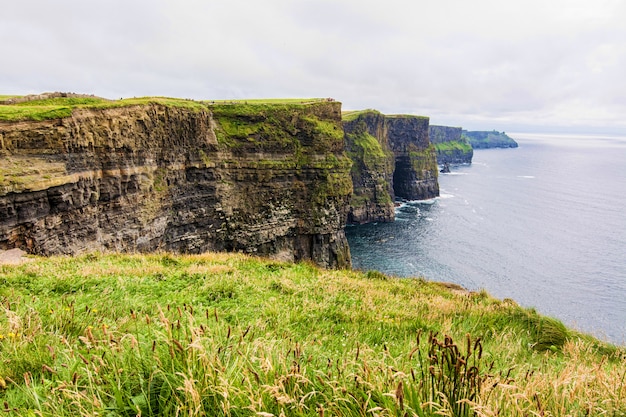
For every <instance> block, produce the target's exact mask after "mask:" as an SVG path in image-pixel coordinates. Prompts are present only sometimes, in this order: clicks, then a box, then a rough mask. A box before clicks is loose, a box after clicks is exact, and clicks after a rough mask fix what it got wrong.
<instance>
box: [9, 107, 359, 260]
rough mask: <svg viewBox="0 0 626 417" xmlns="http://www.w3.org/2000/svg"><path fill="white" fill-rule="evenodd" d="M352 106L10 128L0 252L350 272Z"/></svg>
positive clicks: (92, 114) (179, 113)
mask: <svg viewBox="0 0 626 417" xmlns="http://www.w3.org/2000/svg"><path fill="white" fill-rule="evenodd" d="M343 146H344V144H343V130H342V125H341V104H340V103H338V102H316V103H311V104H299V105H295V104H294V105H287V104H282V105H278V104H276V105H261V104H255V105H248V104H243V103H241V104H233V105H226V104H222V105H213V106H210V105H206V106H198V107H195V108H184V107H175V106H168V105H163V104H156V103H151V104H145V105H137V106H131V107H119V108H109V109H93V108H92V109H82V110H81V109H74V111H73V112H72V116H71V117H65V118H61V119H53V120H45V121H22V122H0V155H1V158H0V249H11V248H21V249H24V250H26V251H28V252H29V253H35V254H43V255H50V254H77V253H82V252H88V251H94V250H105V251H106V250H115V251H140V252H146V251H154V250H166V251H176V252H187V253H200V252H205V251H242V252H247V253H253V254H259V255H266V256H271V257H276V258H280V259H284V260H301V259H309V260H312V261H314V262H316V263H317V264H319V265H321V266H325V267H348V266H350V252H349V248H348V244H347V241H346V239H345V235H344V232H343V229H344V226H345V219H346V217H347V208H348V200H349V198H350V195H351V192H352V182H351V178H350V166H351V161H350V160H349V158H347V157H346V156H345V153H344V149H343Z"/></svg>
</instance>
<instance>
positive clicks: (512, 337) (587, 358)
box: [0, 254, 626, 417]
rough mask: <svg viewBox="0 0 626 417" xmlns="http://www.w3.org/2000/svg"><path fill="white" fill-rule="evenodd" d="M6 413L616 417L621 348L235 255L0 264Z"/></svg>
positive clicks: (405, 286)
mask: <svg viewBox="0 0 626 417" xmlns="http://www.w3.org/2000/svg"><path fill="white" fill-rule="evenodd" d="M0 282H1V283H2V285H1V286H0V304H1V305H2V307H3V308H2V310H1V312H0V352H2V361H0V397H1V398H2V400H3V401H2V404H1V405H0V406H1V407H3V411H4V415H6V416H9V417H11V416H44V417H47V416H95V415H102V416H111V417H113V416H131V415H132V416H134V415H142V416H175V415H186V416H200V415H211V416H241V415H252V416H254V415H257V416H272V415H273V416H279V415H285V416H320V415H328V416H330V415H341V416H363V415H380V416H386V415H403V416H404V415H408V416H432V415H448V416H471V415H484V416H487V415H506V416H523V415H544V416H564V415H611V416H620V415H623V413H624V411H625V410H626V387H625V384H626V381H625V379H624V374H625V373H626V361H624V359H625V358H626V357H625V356H624V355H625V352H624V350H623V349H618V348H616V347H614V346H611V345H606V344H603V343H601V342H598V341H597V340H595V339H592V338H590V337H587V336H583V335H580V334H577V333H575V332H573V331H570V330H567V329H566V328H565V327H564V326H563V325H562V324H561V323H560V322H558V321H556V320H554V319H550V318H547V317H543V316H540V315H538V314H537V313H536V312H534V311H533V310H528V309H524V308H521V307H519V306H517V305H516V304H515V303H514V302H513V301H510V300H505V301H499V300H496V299H493V298H491V297H490V296H489V295H488V294H486V293H485V292H480V293H473V292H466V291H463V290H461V289H459V288H455V287H454V286H452V285H442V284H437V283H432V282H427V281H425V280H423V279H392V278H388V277H386V276H384V275H383V274H380V273H378V272H368V273H361V272H350V271H330V270H321V269H317V268H315V267H313V266H311V265H310V264H306V263H299V264H287V263H278V262H275V261H269V260H262V259H257V258H250V257H246V256H243V255H226V254H206V255H198V256H172V255H168V254H154V255H148V256H131V255H128V256H122V255H100V254H93V255H86V256H82V257H77V258H48V259H36V260H34V261H33V262H30V263H26V264H23V265H21V266H0Z"/></svg>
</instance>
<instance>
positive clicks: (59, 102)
mask: <svg viewBox="0 0 626 417" xmlns="http://www.w3.org/2000/svg"><path fill="white" fill-rule="evenodd" d="M152 103H154V104H162V105H165V106H170V107H183V108H189V109H192V110H201V109H205V108H206V106H205V105H204V104H202V103H200V102H197V101H193V100H184V99H177V98H168V97H141V98H130V99H121V100H106V99H102V98H98V97H57V98H50V99H44V100H32V101H26V102H22V103H17V104H11V105H0V120H4V121H20V120H34V121H41V120H48V119H59V118H63V117H69V116H71V115H72V111H73V110H74V109H80V108H90V109H109V108H116V107H129V106H136V105H147V104H152Z"/></svg>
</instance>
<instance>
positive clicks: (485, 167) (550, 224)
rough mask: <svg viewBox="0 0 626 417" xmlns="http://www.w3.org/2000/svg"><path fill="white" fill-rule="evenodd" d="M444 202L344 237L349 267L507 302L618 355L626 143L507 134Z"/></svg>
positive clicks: (623, 329)
mask: <svg viewBox="0 0 626 417" xmlns="http://www.w3.org/2000/svg"><path fill="white" fill-rule="evenodd" d="M510 136H511V137H513V138H514V139H515V140H516V141H517V142H518V143H519V148H516V149H487V150H475V151H474V159H473V163H472V164H471V165H460V166H456V167H452V171H451V173H449V174H440V175H439V184H440V188H441V196H440V197H438V198H436V199H433V200H428V201H423V202H405V203H404V204H402V205H401V206H400V207H398V208H397V209H396V221H395V222H393V223H377V224H368V225H362V226H349V227H347V229H346V233H347V236H348V241H349V243H350V249H351V252H352V261H353V267H354V268H356V269H362V270H370V269H373V270H379V271H382V272H385V273H388V274H391V275H395V276H400V277H409V276H424V277H426V278H428V279H431V280H435V281H446V282H453V283H457V284H460V285H462V286H463V287H465V288H467V289H469V290H480V289H485V290H487V292H489V293H490V294H491V295H493V296H495V297H497V298H501V299H502V298H512V299H514V300H515V301H517V302H518V303H519V304H520V305H522V306H525V307H534V308H536V310H537V311H538V312H540V313H542V314H545V315H549V316H552V317H556V318H558V319H560V320H562V321H563V322H564V323H565V324H566V325H568V326H570V327H573V328H576V329H578V330H581V331H583V332H585V333H590V334H593V335H595V336H597V337H599V338H601V339H603V340H608V341H611V342H613V343H616V344H621V345H626V138H617V137H593V136H589V137H584V136H573V135H539V134H532V135H531V134H518V135H515V134H510Z"/></svg>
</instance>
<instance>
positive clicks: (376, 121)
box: [343, 110, 439, 224]
mask: <svg viewBox="0 0 626 417" xmlns="http://www.w3.org/2000/svg"><path fill="white" fill-rule="evenodd" d="M428 124H429V119H428V117H423V116H413V115H384V114H382V113H380V112H378V111H376V110H364V111H358V112H346V113H344V116H343V127H344V131H345V142H346V151H347V153H348V155H349V156H350V158H351V159H352V161H353V166H352V171H351V175H352V183H353V189H354V192H353V194H352V198H351V200H350V210H349V213H348V223H352V224H360V223H370V222H378V221H383V222H385V221H392V220H393V219H394V217H395V213H394V200H395V199H396V198H401V199H406V200H424V199H429V198H433V197H436V196H438V195H439V183H438V169H437V157H436V153H435V147H434V146H433V145H432V144H431V143H430V140H429V136H428Z"/></svg>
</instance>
